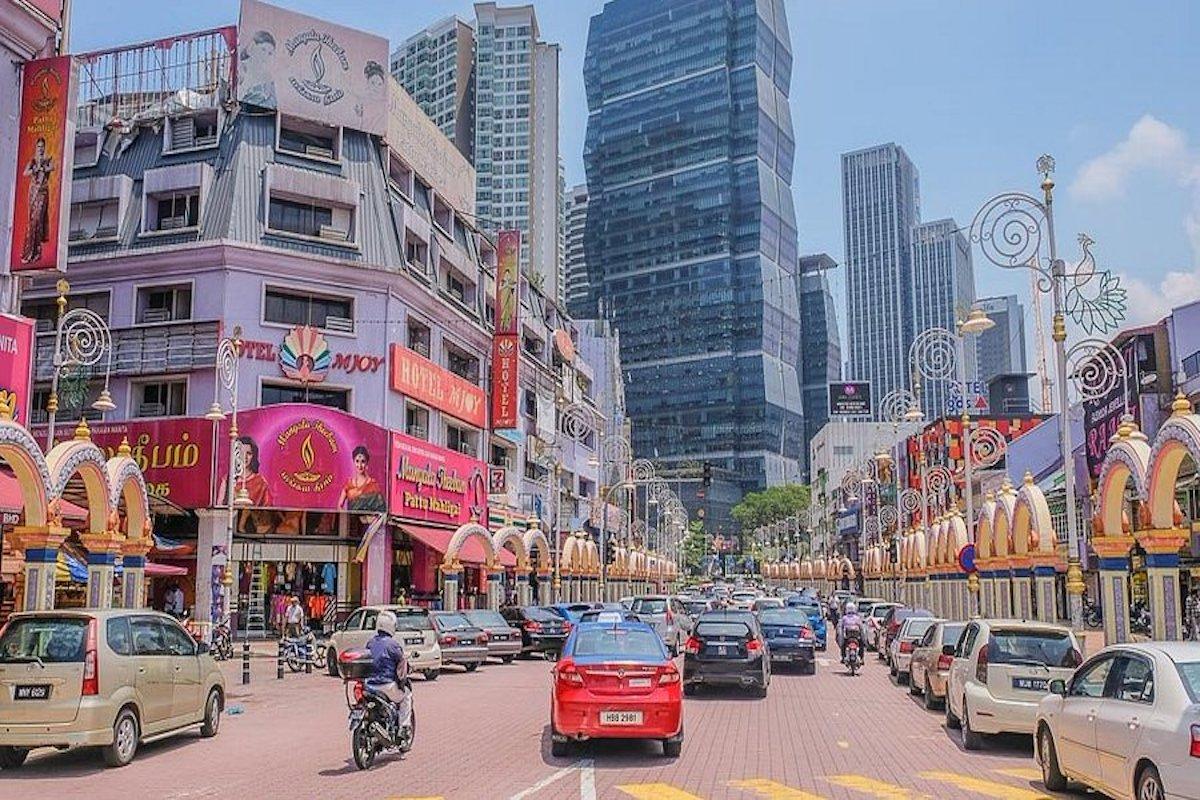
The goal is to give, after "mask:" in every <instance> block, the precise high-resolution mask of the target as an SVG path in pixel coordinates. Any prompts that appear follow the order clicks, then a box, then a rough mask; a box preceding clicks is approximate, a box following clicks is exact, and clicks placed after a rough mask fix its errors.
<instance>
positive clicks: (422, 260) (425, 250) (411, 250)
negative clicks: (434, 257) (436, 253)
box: [404, 229, 429, 274]
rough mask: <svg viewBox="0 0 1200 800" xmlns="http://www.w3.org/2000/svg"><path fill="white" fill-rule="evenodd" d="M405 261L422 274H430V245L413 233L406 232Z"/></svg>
mask: <svg viewBox="0 0 1200 800" xmlns="http://www.w3.org/2000/svg"><path fill="white" fill-rule="evenodd" d="M404 260H405V261H407V262H408V265H409V266H410V267H414V268H415V269H416V270H417V271H418V272H421V273H422V274H428V272H429V244H428V243H427V242H425V241H424V240H422V239H420V238H419V237H417V236H416V235H415V234H414V233H413V232H412V231H410V230H407V229H406V230H405V232H404Z"/></svg>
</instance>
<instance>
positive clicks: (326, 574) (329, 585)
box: [321, 564, 337, 594]
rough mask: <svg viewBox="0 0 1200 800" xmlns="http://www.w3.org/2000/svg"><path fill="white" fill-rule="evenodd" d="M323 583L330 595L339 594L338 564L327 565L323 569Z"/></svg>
mask: <svg viewBox="0 0 1200 800" xmlns="http://www.w3.org/2000/svg"><path fill="white" fill-rule="evenodd" d="M321 583H322V584H323V585H324V589H325V591H327V592H329V593H330V594H335V593H336V592H337V564H326V565H325V566H323V567H321Z"/></svg>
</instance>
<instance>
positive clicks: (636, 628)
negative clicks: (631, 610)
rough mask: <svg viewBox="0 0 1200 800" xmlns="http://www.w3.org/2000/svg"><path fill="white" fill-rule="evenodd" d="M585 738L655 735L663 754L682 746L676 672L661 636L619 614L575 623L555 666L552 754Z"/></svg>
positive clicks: (675, 752)
mask: <svg viewBox="0 0 1200 800" xmlns="http://www.w3.org/2000/svg"><path fill="white" fill-rule="evenodd" d="M586 739H657V740H659V741H661V742H662V746H663V755H666V756H671V757H674V756H678V755H679V751H680V749H681V747H682V746H683V693H682V691H681V684H680V680H679V670H678V669H676V667H675V663H674V662H673V661H672V660H671V658H670V656H669V655H668V654H667V648H666V647H665V646H664V645H663V643H662V639H660V638H659V637H658V634H657V633H655V632H654V629H653V628H651V627H650V626H649V625H647V624H646V623H644V622H625V621H622V619H621V617H620V615H617V614H614V615H613V616H612V619H611V620H610V619H608V618H604V621H597V622H583V623H580V624H579V625H577V626H576V627H575V630H574V631H572V633H571V636H570V638H568V639H567V642H566V644H565V645H564V646H563V652H562V657H561V659H560V660H559V662H558V664H556V665H555V667H554V690H553V695H552V698H551V702H550V752H551V753H552V754H553V755H555V756H560V757H561V756H566V755H569V754H570V751H571V747H572V745H573V744H574V743H575V742H579V741H584V740H586Z"/></svg>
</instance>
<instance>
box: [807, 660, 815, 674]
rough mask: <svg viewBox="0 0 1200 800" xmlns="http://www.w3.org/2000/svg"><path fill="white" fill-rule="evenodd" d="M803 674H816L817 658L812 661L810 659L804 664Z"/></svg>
mask: <svg viewBox="0 0 1200 800" xmlns="http://www.w3.org/2000/svg"><path fill="white" fill-rule="evenodd" d="M804 674H805V675H816V674H817V660H816V659H815V658H814V659H813V660H812V661H810V662H808V663H807V664H805V665H804Z"/></svg>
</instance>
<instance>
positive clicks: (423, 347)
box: [408, 342, 429, 358]
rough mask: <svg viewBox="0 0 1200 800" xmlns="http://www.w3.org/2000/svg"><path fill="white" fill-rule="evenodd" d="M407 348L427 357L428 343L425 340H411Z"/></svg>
mask: <svg viewBox="0 0 1200 800" xmlns="http://www.w3.org/2000/svg"><path fill="white" fill-rule="evenodd" d="M408 349H409V350H412V351H413V352H414V353H420V354H421V355H423V356H425V357H426V358H429V344H428V343H427V342H413V343H412V344H411V345H409V347H408Z"/></svg>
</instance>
